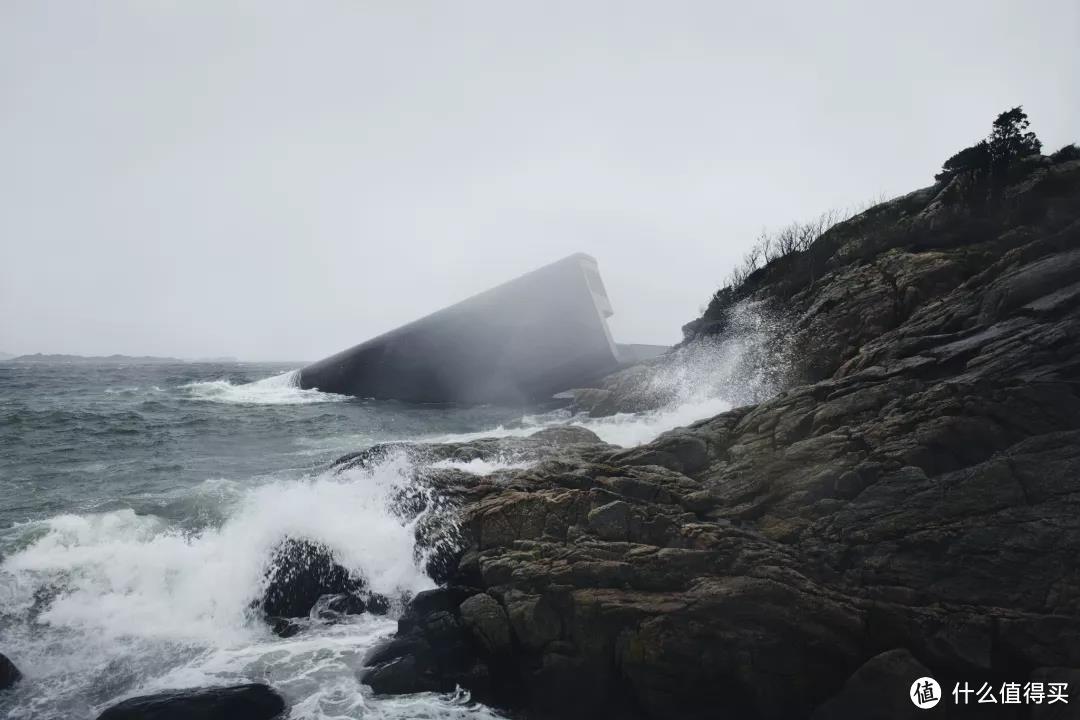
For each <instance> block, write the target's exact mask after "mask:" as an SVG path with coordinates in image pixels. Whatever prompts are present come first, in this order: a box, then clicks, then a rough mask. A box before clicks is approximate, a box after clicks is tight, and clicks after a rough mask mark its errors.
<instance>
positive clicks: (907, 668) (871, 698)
mask: <svg viewBox="0 0 1080 720" xmlns="http://www.w3.org/2000/svg"><path fill="white" fill-rule="evenodd" d="M929 676H931V672H930V671H929V670H928V669H927V668H926V666H925V665H923V664H922V663H920V662H919V661H918V660H916V659H915V658H914V657H913V656H912V655H911V653H910V652H909V651H908V650H907V649H905V648H897V649H895V650H889V651H886V652H883V653H881V654H879V655H875V656H874V657H872V658H870V659H869V660H867V661H866V663H864V664H863V666H862V667H860V668H859V669H858V670H856V671H855V673H854V674H853V675H852V676H851V677H850V678H848V681H847V682H846V683H845V684H844V688H843V690H841V691H840V692H839V693H838V694H837V695H836V696H835V697H833V698H831V699H830V700H829V701H828V702H826V703H825V704H824V705H822V706H821V707H819V708H818V709H817V711H816V712H814V715H813V718H812V720H903V719H904V718H911V720H915V718H921V717H924V716H923V715H922V713H923V712H924V711H923V710H922V709H921V708H919V707H917V706H916V705H915V704H914V703H913V702H912V698H911V697H909V696H908V693H909V692H910V691H911V685H912V683H914V682H915V681H916V680H918V679H919V678H923V677H929ZM944 700H945V698H940V701H944Z"/></svg>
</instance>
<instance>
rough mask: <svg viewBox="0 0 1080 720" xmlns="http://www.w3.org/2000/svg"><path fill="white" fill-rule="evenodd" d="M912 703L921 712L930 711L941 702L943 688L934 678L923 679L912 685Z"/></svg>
mask: <svg viewBox="0 0 1080 720" xmlns="http://www.w3.org/2000/svg"><path fill="white" fill-rule="evenodd" d="M909 697H910V698H911V702H912V703H913V704H914V705H915V707H917V708H919V709H920V710H929V709H930V708H932V707H934V706H935V705H937V704H938V703H939V702H941V686H940V685H938V682H937V680H935V679H934V678H932V677H921V678H919V679H918V680H916V681H915V682H913V683H911V695H909Z"/></svg>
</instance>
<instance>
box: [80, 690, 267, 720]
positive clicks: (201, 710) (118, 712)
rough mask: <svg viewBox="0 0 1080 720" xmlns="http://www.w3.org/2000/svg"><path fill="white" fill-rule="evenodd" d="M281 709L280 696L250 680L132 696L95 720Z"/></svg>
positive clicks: (180, 718)
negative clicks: (248, 681)
mask: <svg viewBox="0 0 1080 720" xmlns="http://www.w3.org/2000/svg"><path fill="white" fill-rule="evenodd" d="M284 711H285V701H284V699H282V697H281V696H280V695H278V694H277V693H276V692H275V691H274V690H273V689H272V688H270V687H269V686H267V685H261V684H257V683H253V684H250V685H235V686H232V687H215V688H194V689H190V690H175V691H171V692H164V693H158V694H156V695H144V696H141V697H134V698H130V699H128V700H124V701H123V702H121V703H119V704H117V705H113V706H112V707H110V708H109V709H107V710H106V711H105V712H103V713H101V715H99V716H98V720H196V718H197V719H198V720H272V718H276V717H278V716H279V715H281V713H283V712H284Z"/></svg>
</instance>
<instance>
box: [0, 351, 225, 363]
mask: <svg viewBox="0 0 1080 720" xmlns="http://www.w3.org/2000/svg"><path fill="white" fill-rule="evenodd" d="M0 361H3V362H10V363H41V364H80V365H134V364H138V365H170V364H175V363H193V362H195V363H234V362H239V361H238V360H237V359H236V358H234V357H213V358H196V359H192V360H184V359H182V358H175V357H157V356H154V355H116V354H114V355H67V354H63V353H59V354H57V353H50V354H46V353H34V354H33V355H19V356H17V357H11V356H7V357H0Z"/></svg>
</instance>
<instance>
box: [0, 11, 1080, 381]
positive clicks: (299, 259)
mask: <svg viewBox="0 0 1080 720" xmlns="http://www.w3.org/2000/svg"><path fill="white" fill-rule="evenodd" d="M1078 88H1080V3H1077V2H1076V0H1060V1H1049V0H1047V1H1037V2H986V1H982V2H955V1H950V2H905V3H897V2H890V3H881V2H866V1H865V0H861V1H857V2H828V3H807V2H795V3H739V4H734V3H723V2H715V1H713V2H627V1H625V0H620V1H614V0H613V1H611V2H603V1H595V0H593V1H590V2H580V1H577V2H534V3H524V2H501V1H492V2H469V1H462V2H454V3H449V2H439V3H436V2H415V1H410V2H397V1H394V2H391V1H389V0H388V1H387V2H379V3H376V2H361V1H359V0H348V1H346V0H329V1H326V0H323V1H319V2H291V3H283V2H272V1H267V0H258V1H257V2H256V1H255V0H252V1H251V2H230V1H221V0H214V1H213V2H209V1H208V2H196V1H186V0H185V1H181V0H138V1H133V2H118V1H113V0H97V1H95V2H54V1H52V0H5V1H4V2H3V3H2V4H0V350H3V351H7V352H13V353H24V352H38V351H40V352H72V353H84V354H108V353H113V352H119V353H129V354H158V355H180V356H206V355H236V356H239V357H241V358H245V359H312V360H313V359H317V358H319V357H321V356H323V355H327V354H329V353H331V352H334V351H337V350H339V349H341V348H343V347H346V346H348V345H351V344H354V343H356V342H359V341H361V340H363V339H366V338H367V337H369V336H371V335H374V334H377V333H379V332H381V331H384V330H387V329H390V328H392V327H395V326H397V325H399V324H401V323H403V322H407V321H408V320H411V319H413V318H415V317H417V316H419V315H423V314H426V313H428V312H430V311H433V310H436V309H438V308H440V307H442V306H444V305H446V304H449V303H451V302H453V301H456V300H459V299H461V298H463V297H466V296H468V295H470V294H472V293H474V292H477V291H480V290H483V289H485V288H486V287H488V286H490V285H493V284H496V283H498V282H501V281H503V280H506V279H509V278H510V277H513V276H515V275H517V274H520V273H522V272H525V271H527V270H530V269H532V268H534V267H536V266H539V265H541V264H544V263H547V262H550V261H553V260H556V259H558V258H560V257H562V256H564V255H567V254H569V253H571V252H575V251H578V250H581V251H585V252H588V253H591V254H592V255H594V256H596V257H597V259H598V260H599V262H600V268H601V272H602V274H603V277H604V280H605V283H606V285H607V288H608V293H609V295H610V297H611V301H612V304H613V305H614V308H615V312H616V315H615V317H614V318H612V327H613V332H614V334H615V337H616V339H617V340H620V341H623V342H663V343H671V342H675V341H677V340H678V339H679V337H680V334H679V327H680V326H681V325H682V324H683V323H685V322H686V321H688V320H690V319H692V318H693V317H695V316H696V315H697V313H698V310H699V308H700V307H701V306H702V305H703V303H704V302H705V301H706V300H707V299H708V297H709V295H710V294H711V293H712V292H713V291H714V290H715V289H716V288H717V287H718V286H719V285H720V284H721V283H722V281H723V279H724V278H725V277H726V275H727V273H728V271H729V269H730V267H731V266H732V265H733V264H734V263H735V262H736V261H737V259H738V258H739V257H740V256H741V255H742V253H743V252H744V251H745V250H746V248H747V246H748V245H749V244H750V243H751V242H752V241H753V239H754V237H755V236H756V234H757V233H758V232H759V231H760V229H761V228H762V227H763V226H769V227H774V226H777V225H781V224H785V223H787V222H789V221H791V220H794V219H806V218H809V217H811V216H813V215H816V214H818V213H820V212H821V211H823V210H826V209H829V208H838V207H845V206H850V205H853V204H857V203H861V202H863V201H865V200H867V199H869V198H872V197H875V196H878V195H881V194H883V193H884V194H886V195H890V196H891V195H897V194H900V193H903V192H907V191H909V190H913V189H915V188H916V187H921V186H924V185H927V184H929V183H930V182H931V180H932V176H933V173H934V172H935V171H936V170H937V169H938V167H939V166H940V164H941V162H942V161H943V160H944V159H945V158H946V157H948V156H949V155H950V154H952V153H953V152H955V151H956V150H958V149H960V148H961V147H963V146H965V145H967V144H970V143H971V142H973V141H975V140H977V139H978V138H980V137H981V136H983V135H985V134H986V132H987V131H988V130H989V126H990V122H991V120H992V119H993V117H994V116H995V115H996V114H997V113H998V112H1000V111H1001V110H1004V109H1006V108H1008V107H1011V106H1013V105H1016V104H1020V103H1023V105H1024V107H1025V109H1026V110H1027V111H1028V113H1029V115H1030V116H1031V119H1032V129H1034V130H1035V131H1036V132H1037V133H1038V134H1039V136H1040V137H1041V138H1042V139H1043V141H1044V143H1045V144H1046V146H1047V150H1048V151H1049V150H1053V149H1056V148H1057V147H1059V146H1061V145H1063V144H1065V143H1066V142H1071V141H1080V92H1078V91H1077V89H1078Z"/></svg>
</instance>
